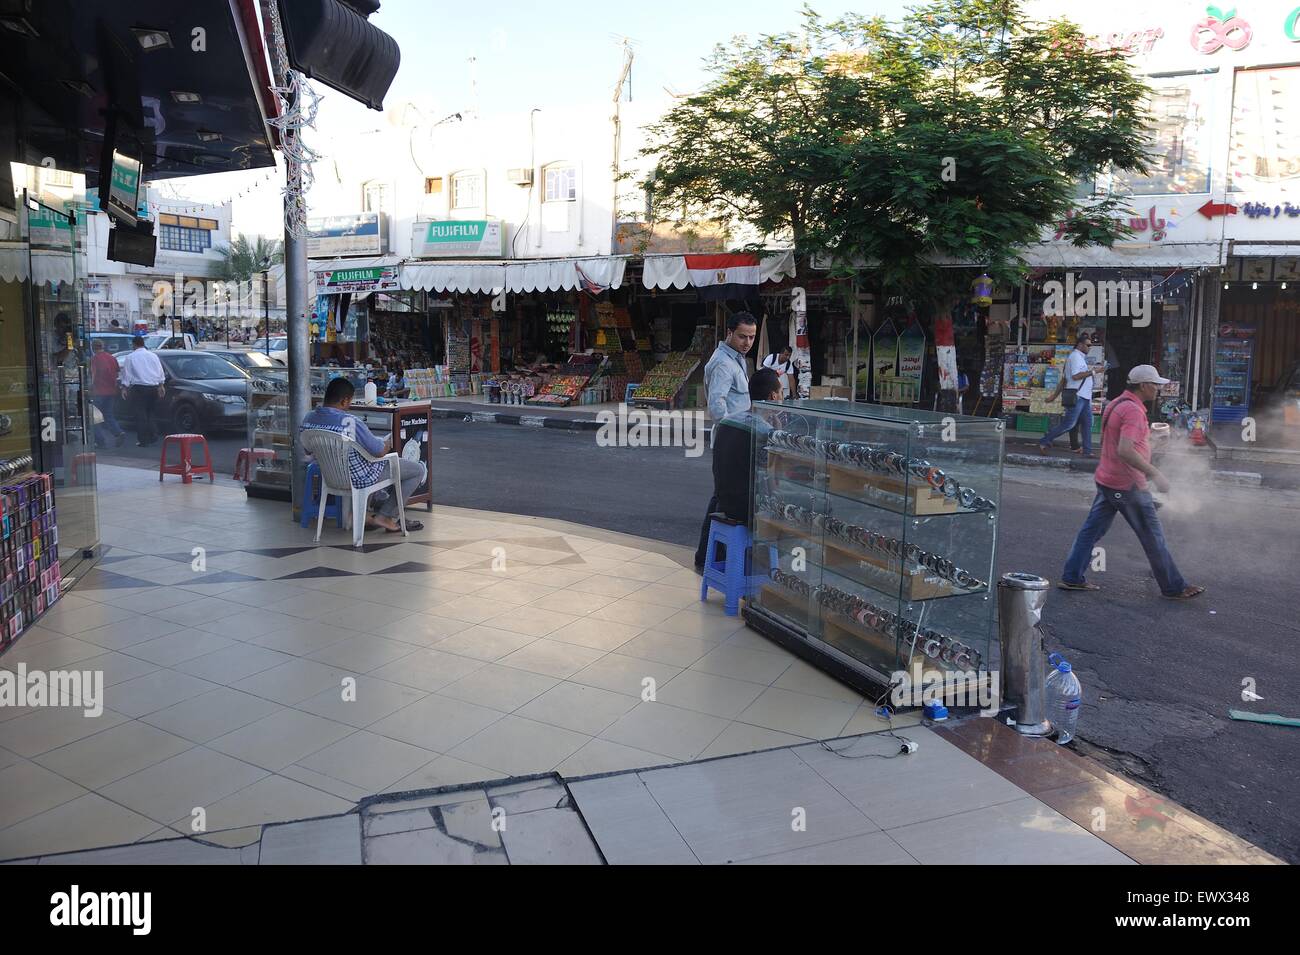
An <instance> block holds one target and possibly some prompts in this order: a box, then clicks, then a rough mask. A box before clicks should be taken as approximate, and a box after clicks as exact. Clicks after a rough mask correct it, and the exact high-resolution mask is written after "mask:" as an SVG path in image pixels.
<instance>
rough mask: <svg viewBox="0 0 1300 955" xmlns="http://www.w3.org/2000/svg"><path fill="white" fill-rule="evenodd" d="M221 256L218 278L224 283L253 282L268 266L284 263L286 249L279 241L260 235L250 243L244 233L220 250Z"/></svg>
mask: <svg viewBox="0 0 1300 955" xmlns="http://www.w3.org/2000/svg"><path fill="white" fill-rule="evenodd" d="M219 254H220V255H221V264H220V265H219V266H218V267H217V278H218V279H220V280H221V281H223V282H248V281H251V280H252V278H253V276H255V275H257V274H258V273H260V272H262V271H264V270H265V269H266V267H267V265H279V264H280V263H282V262H283V261H284V249H283V248H282V243H281V242H280V240H279V239H268V238H267V237H266V236H264V235H259V236H256V237H254V239H253V240H251V241H250V240H249V238H248V236H246V235H244V234H243V233H242V232H241V233H240V234H239V235H236V236H235V238H234V240H233V241H232V242H231V243H230V245H228V246H226V247H225V248H223V249H220V250H219Z"/></svg>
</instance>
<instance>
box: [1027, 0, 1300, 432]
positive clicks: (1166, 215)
mask: <svg viewBox="0 0 1300 955" xmlns="http://www.w3.org/2000/svg"><path fill="white" fill-rule="evenodd" d="M1027 9H1028V10H1029V12H1030V13H1031V14H1033V15H1034V16H1036V17H1037V18H1040V19H1044V20H1045V19H1049V18H1052V17H1056V16H1066V17H1068V18H1069V19H1071V20H1073V21H1075V22H1077V23H1079V24H1080V26H1081V27H1082V28H1083V30H1084V32H1085V33H1087V34H1089V35H1090V36H1091V37H1092V42H1093V43H1094V44H1096V45H1099V46H1103V47H1107V48H1112V49H1120V50H1122V51H1123V52H1124V53H1125V54H1126V55H1127V56H1128V58H1129V59H1130V61H1131V62H1132V64H1133V65H1134V68H1135V69H1136V70H1137V71H1138V72H1139V73H1140V74H1142V75H1143V76H1144V77H1145V78H1146V81H1147V83H1148V84H1149V86H1150V87H1151V89H1152V95H1151V98H1150V102H1149V109H1150V113H1151V115H1152V117H1153V121H1154V126H1153V134H1152V138H1151V152H1152V156H1153V160H1154V168H1153V170H1152V172H1151V173H1150V174H1149V175H1147V176H1141V177H1127V176H1120V175H1110V176H1103V177H1100V179H1099V181H1098V182H1096V183H1094V184H1092V186H1093V188H1094V189H1095V191H1096V192H1099V193H1112V194H1118V195H1121V196H1126V197H1129V199H1130V205H1131V211H1130V217H1129V224H1130V226H1131V228H1132V229H1133V231H1134V234H1133V236H1132V237H1131V238H1129V239H1128V240H1126V241H1123V242H1119V243H1117V244H1116V245H1115V246H1114V247H1113V248H1111V249H1104V248H1087V249H1076V248H1073V247H1071V246H1069V245H1068V243H1066V242H1065V241H1063V240H1062V238H1061V236H1060V234H1059V233H1056V234H1053V235H1048V236H1044V241H1043V242H1042V243H1040V244H1039V245H1038V246H1037V247H1036V248H1034V249H1032V250H1031V254H1030V259H1031V261H1032V262H1033V264H1034V265H1035V266H1037V267H1038V268H1039V269H1040V270H1041V271H1040V272H1039V273H1038V274H1037V275H1036V280H1035V283H1031V286H1030V288H1029V289H1028V290H1027V292H1026V293H1025V295H1024V297H1023V299H1022V304H1023V305H1024V306H1025V308H1026V317H1027V319H1028V323H1027V327H1028V328H1029V329H1031V330H1034V323H1035V322H1037V321H1038V320H1039V316H1040V315H1041V311H1036V310H1035V298H1036V296H1040V295H1041V292H1042V289H1041V285H1042V282H1043V280H1050V279H1051V278H1054V277H1055V278H1059V277H1060V274H1061V273H1062V272H1064V271H1072V272H1074V273H1075V274H1076V275H1077V276H1078V277H1080V278H1083V277H1093V278H1098V279H1102V280H1105V279H1107V278H1111V279H1118V278H1126V279H1129V280H1133V279H1138V280H1145V281H1150V282H1151V287H1152V289H1153V303H1152V304H1153V309H1154V320H1153V321H1152V322H1151V323H1150V325H1149V326H1142V327H1138V326H1137V323H1133V322H1131V321H1130V322H1128V323H1127V324H1126V325H1125V324H1124V323H1120V324H1115V323H1111V324H1112V326H1113V327H1111V328H1109V329H1108V332H1107V341H1108V342H1109V343H1113V346H1114V347H1113V348H1112V351H1116V352H1118V354H1116V355H1115V356H1113V357H1115V358H1118V359H1119V361H1118V365H1119V366H1121V369H1122V366H1125V365H1131V364H1136V363H1141V361H1142V360H1146V361H1150V362H1151V363H1153V364H1157V365H1159V366H1160V368H1161V370H1162V372H1163V373H1164V374H1165V375H1166V376H1167V377H1170V378H1173V379H1174V380H1175V382H1176V386H1171V388H1170V394H1169V395H1168V396H1167V397H1169V398H1171V399H1175V398H1176V399H1178V400H1181V401H1185V402H1186V403H1187V404H1188V405H1190V406H1192V407H1194V408H1198V409H1205V410H1206V411H1207V412H1209V413H1210V414H1211V416H1212V418H1213V420H1214V422H1215V424H1216V425H1217V427H1216V429H1215V434H1216V441H1217V440H1218V437H1219V436H1220V435H1222V436H1223V439H1224V440H1227V441H1231V440H1232V433H1233V432H1234V431H1236V430H1237V429H1238V423H1239V422H1240V421H1241V420H1242V419H1243V418H1248V417H1249V418H1253V417H1254V416H1255V414H1256V412H1257V411H1258V412H1261V413H1263V414H1265V415H1266V416H1268V417H1272V416H1271V415H1270V414H1269V413H1268V412H1269V409H1268V405H1267V397H1268V395H1269V394H1270V392H1271V390H1272V389H1274V387H1275V386H1276V385H1277V384H1278V382H1279V381H1280V380H1281V379H1282V378H1283V377H1285V376H1286V375H1288V374H1289V373H1290V370H1291V369H1293V368H1294V366H1295V364H1296V362H1297V361H1300V298H1297V296H1300V141H1297V139H1296V135H1297V134H1296V132H1295V131H1296V129H1297V128H1298V126H1297V122H1296V120H1297V119H1300V4H1298V3H1297V2H1295V0H1261V2H1259V3H1255V4H1251V5H1250V6H1249V8H1247V7H1245V6H1241V7H1239V8H1238V10H1237V11H1236V12H1234V11H1219V10H1217V9H1216V8H1214V7H1209V8H1201V7H1197V6H1195V5H1191V4H1172V3H1163V2H1149V0H1148V2H1143V0H1138V2H1120V0H1099V2H1097V3H1093V4H1089V5H1087V6H1083V7H1079V6H1077V5H1063V4H1061V3H1059V0H1058V2H1053V0H1047V2H1041V3H1031V4H1029V5H1028V8H1027ZM1243 359H1244V360H1243ZM1116 377H1118V376H1116ZM1113 387H1114V386H1113V385H1112V386H1111V388H1112V390H1113ZM1268 440H1277V441H1283V442H1284V441H1285V434H1284V433H1283V432H1281V431H1275V432H1274V433H1272V434H1270V435H1269V436H1268Z"/></svg>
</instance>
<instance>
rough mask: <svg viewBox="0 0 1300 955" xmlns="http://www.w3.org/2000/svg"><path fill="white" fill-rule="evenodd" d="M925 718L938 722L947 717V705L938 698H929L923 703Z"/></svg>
mask: <svg viewBox="0 0 1300 955" xmlns="http://www.w3.org/2000/svg"><path fill="white" fill-rule="evenodd" d="M925 718H926V719H927V720H933V721H934V722H936V723H940V722H942V721H944V720H946V719H947V718H948V707H946V706H944V705H943V704H942V703H940V702H939V701H938V700H931V701H930V702H928V703H926V704H925Z"/></svg>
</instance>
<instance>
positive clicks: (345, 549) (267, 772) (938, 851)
mask: <svg viewBox="0 0 1300 955" xmlns="http://www.w3.org/2000/svg"><path fill="white" fill-rule="evenodd" d="M100 475H101V482H102V489H101V491H102V493H101V508H102V513H103V525H102V538H103V540H104V542H105V543H106V544H107V545H109V548H110V549H109V550H108V552H107V555H106V557H105V558H104V559H103V560H101V562H100V564H99V566H98V567H97V568H95V569H93V570H92V571H90V572H89V573H87V574H86V575H85V576H84V577H83V578H82V579H81V580H80V581H78V582H77V584H76V586H75V588H74V589H73V590H72V591H71V592H70V593H69V594H68V595H67V596H65V597H64V598H63V600H61V601H60V603H59V604H58V605H57V606H56V607H55V608H54V609H53V610H52V611H51V612H50V613H49V614H47V615H46V617H45V618H43V619H42V620H41V621H40V623H39V624H38V625H37V626H36V627H35V628H33V630H31V631H30V632H29V633H27V634H26V635H24V636H23V637H22V639H21V640H20V642H19V643H18V644H17V646H16V647H15V648H14V649H13V650H11V651H10V652H8V653H6V654H5V655H4V656H3V657H0V667H6V668H9V669H14V668H16V666H17V664H18V663H19V662H25V663H26V664H27V665H28V667H29V668H36V667H40V668H47V669H55V668H58V669H72V668H75V669H80V670H101V671H103V673H104V682H105V684H106V689H105V697H106V699H105V711H104V713H103V715H102V716H100V717H98V718H85V717H83V716H82V715H81V713H80V711H69V710H66V709H38V710H34V711H23V710H15V709H13V708H3V709H0V794H3V795H2V798H0V858H6V859H13V858H24V857H25V858H26V859H28V860H30V861H35V858H36V857H41V858H40V861H41V862H69V861H72V862H87V863H92V862H104V863H112V862H136V863H150V862H157V863H182V862H191V863H203V864H209V863H211V864H250V863H252V864H257V863H261V864H275V863H277V862H331V863H349V862H350V863H356V862H367V863H403V862H461V863H464V862H468V863H479V864H482V863H486V864H500V863H503V862H512V863H519V862H525V863H527V862H567V863H596V862H600V861H601V860H602V858H604V859H606V860H608V861H610V862H690V863H694V862H705V863H711V862H729V861H731V862H755V863H805V862H857V863H864V862H882V863H904V864H911V863H915V862H920V863H930V862H963V861H981V862H997V861H1003V862H1045V861H1048V862H1050V861H1057V862H1073V863H1080V862H1117V863H1123V862H1128V861H1139V862H1170V861H1182V862H1224V861H1262V862H1268V861H1275V860H1272V859H1271V857H1269V856H1267V855H1266V854H1264V853H1262V852H1260V851H1259V850H1257V849H1255V848H1254V847H1252V846H1249V845H1248V844H1246V843H1244V842H1243V841H1242V840H1240V839H1238V838H1236V837H1235V836H1232V835H1231V834H1229V833H1226V832H1224V831H1223V830H1221V829H1219V828H1218V827H1215V826H1212V825H1210V824H1209V823H1207V822H1205V821H1204V820H1200V819H1199V818H1197V817H1196V816H1194V815H1193V814H1191V813H1188V812H1186V810H1183V809H1181V808H1180V807H1177V806H1174V805H1172V804H1170V803H1167V802H1165V801H1163V800H1161V799H1160V798H1159V797H1158V796H1156V795H1154V794H1152V793H1150V792H1148V791H1146V790H1143V789H1141V788H1140V787H1137V786H1136V785H1134V784H1132V783H1130V782H1129V781H1127V780H1123V779H1120V778H1119V777H1115V776H1113V775H1111V774H1109V773H1106V772H1105V771H1103V770H1101V769H1100V768H1099V767H1097V766H1095V765H1094V764H1092V763H1090V762H1089V761H1088V760H1084V759H1080V758H1078V757H1076V756H1074V755H1073V754H1070V753H1066V752H1065V751H1063V750H1062V749H1061V748H1059V747H1056V746H1055V745H1054V744H1051V743H1048V742H1046V741H1042V740H1024V739H1022V738H1020V737H1018V736H1017V735H1016V734H1015V733H1013V732H1011V731H1010V730H1007V729H1006V728H1005V727H1002V726H1000V725H998V724H997V723H996V722H995V721H992V720H970V721H966V722H961V723H956V724H950V725H948V726H946V727H941V728H938V729H936V730H933V731H932V730H930V729H926V728H923V727H919V726H915V725H910V724H915V722H916V718H915V717H914V716H906V717H903V718H900V719H898V720H896V721H895V726H896V727H897V728H899V730H900V732H902V733H905V734H906V735H907V736H908V737H909V738H912V739H914V740H917V741H918V742H919V743H920V748H919V750H918V751H917V753H916V754H914V755H911V756H908V757H905V758H898V759H882V758H873V757H879V756H890V755H893V754H895V753H897V748H898V742H897V740H894V739H892V738H891V737H890V736H888V735H887V734H885V733H883V732H880V731H881V730H883V729H884V728H885V727H884V724H883V723H882V722H881V721H880V720H878V719H877V718H876V717H875V716H874V715H873V713H872V707H871V706H870V704H867V703H865V702H864V701H863V700H862V698H861V697H859V696H858V695H857V694H855V693H854V692H853V691H851V690H848V689H846V688H845V687H843V686H842V685H841V684H839V683H837V682H835V681H833V680H830V679H829V678H828V677H825V676H824V675H822V674H821V673H820V672H819V671H817V670H815V669H813V668H812V667H809V666H807V665H806V664H804V663H803V662H801V661H799V660H797V659H795V658H794V657H792V656H790V655H789V654H788V653H786V652H785V651H784V650H782V649H780V648H779V647H777V646H775V645H774V644H771V643H768V642H767V641H765V640H763V639H762V638H761V637H759V636H757V635H756V634H754V633H752V632H749V631H747V630H745V629H744V628H743V624H742V621H741V620H740V618H732V617H726V616H725V615H724V614H723V613H722V609H721V605H720V601H719V600H718V598H717V597H716V595H715V596H713V597H711V598H710V600H709V601H708V602H707V603H701V602H700V600H699V589H698V588H699V579H698V578H697V577H696V576H695V574H694V573H693V571H691V570H687V569H683V568H682V566H681V563H685V562H687V561H689V559H690V555H689V554H688V553H687V552H686V550H685V549H684V548H674V547H671V546H669V545H663V544H658V543H655V542H650V541H644V540H639V539H635V538H626V537H623V536H621V535H616V534H612V533H608V532H604V531H599V530H594V529H587V528H578V527H575V526H574V525H570V524H563V523H561V522H554V521H546V520H542V519H536V518H523V517H513V516H508V515H502V514H487V513H482V512H473V511H465V510H460V509H452V508H445V509H436V510H435V512H434V514H433V515H432V518H433V519H432V520H426V528H425V530H423V531H420V532H417V533H415V534H413V535H412V537H411V539H410V540H409V541H407V542H404V543H403V542H399V541H395V540H392V539H390V538H384V537H383V536H382V535H377V536H372V537H370V538H368V540H370V541H372V542H373V543H371V544H369V545H368V546H367V549H366V552H365V553H356V552H354V551H353V550H352V548H351V546H350V545H349V544H346V543H343V540H344V534H345V532H344V531H340V530H336V529H330V530H328V531H327V533H328V535H329V536H328V538H327V539H326V540H324V541H323V542H322V545H321V546H319V547H317V546H313V545H312V543H311V533H310V532H309V531H305V530H300V529H299V528H297V527H296V526H294V525H292V524H290V523H289V522H288V520H287V516H286V514H287V508H286V507H285V505H283V504H274V503H270V502H264V501H249V500H246V499H245V497H244V495H243V493H242V491H240V490H239V489H238V488H237V487H236V486H233V485H232V484H230V483H229V482H222V483H220V484H218V485H217V486H215V487H211V486H207V485H206V484H197V483H196V484H194V485H191V486H182V485H179V484H176V483H168V484H164V485H160V484H158V482H156V481H153V480H151V476H150V475H149V472H142V471H136V470H128V469H115V468H101V469H100ZM416 513H418V512H416ZM421 516H422V517H424V516H426V515H421ZM195 548H204V551H203V553H202V555H201V556H202V557H203V558H204V559H205V561H206V564H205V565H204V564H200V562H199V561H198V556H200V555H198V554H197V553H196V551H195ZM674 558H677V559H676V560H674ZM679 561H680V562H681V563H679ZM196 568H199V569H196ZM647 680H653V681H654V685H655V688H656V700H655V701H654V702H645V701H643V699H642V691H643V688H644V687H645V686H646V683H645V681H647ZM345 681H346V682H345ZM353 681H354V682H353ZM345 690H346V695H347V696H348V698H347V699H345ZM353 690H354V692H353ZM862 733H870V734H872V735H867V736H861V737H859V738H857V739H837V740H836V741H835V742H834V743H831V744H825V745H823V744H821V743H810V742H809V741H810V740H825V739H834V738H836V737H847V736H855V735H857V734H862ZM759 750H761V751H763V752H755V751H759ZM732 754H744V755H735V756H733V755H732ZM643 767H657V768H653V769H642V768H643ZM629 770H641V771H629ZM533 774H544V775H543V776H542V778H540V779H533V780H531V781H527V782H520V781H519V780H517V779H515V778H514V777H520V776H529V775H533ZM493 780H495V782H491V781H493ZM471 783H477V784H479V785H468V784H471ZM373 794H379V795H378V796H375V795H373ZM384 794H389V795H384ZM396 794H402V795H401V796H398V795H396ZM358 804H360V809H359V810H358ZM1098 808H1101V809H1104V811H1105V812H1104V814H1103V817H1104V818H1106V819H1109V820H1110V824H1109V825H1107V826H1103V827H1102V828H1101V829H1100V830H1099V829H1098V828H1097V819H1098V816H1097V810H1098ZM196 810H202V816H203V817H204V819H205V823H206V829H205V831H204V832H203V834H202V835H201V836H199V837H192V838H189V839H183V838H178V837H180V836H192V824H191V823H192V820H193V819H194V818H195V817H196V816H197V815H199V813H196ZM496 815H500V816H502V817H503V818H504V825H503V826H500V827H494V826H493V825H492V824H491V823H492V821H493V819H494V817H495V816H496ZM796 816H801V818H800V820H799V821H800V822H801V826H800V825H795V824H794V823H795V822H796ZM294 820H296V821H294ZM291 821H292V822H291ZM282 823H288V824H282ZM593 836H594V838H593ZM131 843H140V844H139V845H131ZM108 846H112V847H119V848H107V849H101V850H100V851H91V852H77V851H76V850H94V849H96V848H97V847H108ZM65 853H71V854H65ZM60 854H64V855H60Z"/></svg>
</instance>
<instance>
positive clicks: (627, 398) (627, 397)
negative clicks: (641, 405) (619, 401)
mask: <svg viewBox="0 0 1300 955" xmlns="http://www.w3.org/2000/svg"><path fill="white" fill-rule="evenodd" d="M640 387H641V386H640V385H639V384H632V385H628V386H627V390H626V391H625V392H624V393H623V404H625V405H630V404H631V403H632V396H633V395H634V394H636V390H637V389H638V388H640Z"/></svg>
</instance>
